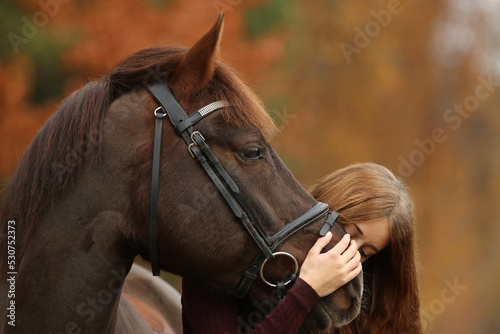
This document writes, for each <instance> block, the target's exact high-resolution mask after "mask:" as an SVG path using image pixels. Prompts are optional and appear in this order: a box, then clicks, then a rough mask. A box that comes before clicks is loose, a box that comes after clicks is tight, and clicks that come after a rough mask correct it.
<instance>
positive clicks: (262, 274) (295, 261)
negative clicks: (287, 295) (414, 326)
mask: <svg viewBox="0 0 500 334" xmlns="http://www.w3.org/2000/svg"><path fill="white" fill-rule="evenodd" d="M277 255H284V256H288V257H289V258H291V259H292V260H293V263H294V264H295V272H294V274H295V275H297V274H298V273H299V264H298V262H297V260H296V259H295V257H294V256H293V255H292V254H290V253H287V252H276V253H273V256H275V257H276V256H277ZM266 263H267V259H265V260H264V262H262V265H261V266H260V278H261V279H262V281H264V283H266V284H267V285H269V286H271V287H273V288H275V287H276V286H277V285H276V284H273V283H269V281H268V280H266V279H265V278H264V266H265V265H266ZM291 282H292V280H291V279H289V280H288V281H286V282H285V283H284V285H287V284H290V283H291Z"/></svg>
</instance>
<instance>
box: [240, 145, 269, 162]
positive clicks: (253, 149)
mask: <svg viewBox="0 0 500 334" xmlns="http://www.w3.org/2000/svg"><path fill="white" fill-rule="evenodd" d="M238 153H239V154H240V156H241V157H242V158H243V159H245V160H257V159H263V158H264V155H263V154H262V150H261V148H260V147H258V146H248V147H243V148H240V149H239V150H238Z"/></svg>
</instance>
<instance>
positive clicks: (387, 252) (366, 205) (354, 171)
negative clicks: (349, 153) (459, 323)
mask: <svg viewBox="0 0 500 334" xmlns="http://www.w3.org/2000/svg"><path fill="white" fill-rule="evenodd" d="M310 192H311V194H312V195H313V196H314V197H315V198H316V199H317V200H318V201H321V202H324V203H327V204H328V205H329V206H330V209H331V210H335V211H337V212H338V213H339V217H338V220H337V221H338V222H339V224H340V225H342V226H343V227H344V229H345V230H346V231H347V233H349V234H350V235H351V238H352V239H353V240H354V241H356V244H357V247H358V250H359V252H360V253H361V261H362V262H364V263H363V278H364V296H363V300H364V309H362V311H361V314H360V315H359V316H358V317H357V318H356V319H355V320H354V321H353V322H351V323H350V324H349V325H347V326H345V327H343V328H340V329H338V330H337V331H336V333H340V334H351V333H370V334H378V333H384V334H396V333H397V334H399V333H405V334H420V333H422V324H421V316H420V299H419V287H418V279H417V260H416V247H415V226H414V222H413V203H412V201H411V199H410V197H409V195H408V191H407V189H406V188H405V186H404V185H403V184H402V183H401V182H400V181H399V180H397V178H396V177H395V176H394V175H393V174H392V173H391V172H390V171H389V170H388V169H387V168H385V167H383V166H380V165H377V164H373V163H364V164H355V165H351V166H348V167H346V168H343V169H340V170H337V171H335V172H333V173H331V174H330V175H328V176H326V177H324V178H323V179H322V180H320V182H319V183H318V184H317V185H316V186H314V187H313V188H312V189H311V191H310Z"/></svg>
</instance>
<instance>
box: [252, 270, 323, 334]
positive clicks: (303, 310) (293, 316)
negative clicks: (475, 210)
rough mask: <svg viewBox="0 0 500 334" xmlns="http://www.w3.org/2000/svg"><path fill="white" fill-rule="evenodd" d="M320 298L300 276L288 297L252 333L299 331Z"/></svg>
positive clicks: (284, 333)
mask: <svg viewBox="0 0 500 334" xmlns="http://www.w3.org/2000/svg"><path fill="white" fill-rule="evenodd" d="M319 299H320V297H319V295H318V294H317V293H316V291H314V289H313V288H312V287H311V286H310V285H309V284H308V283H307V282H306V281H304V280H302V279H301V278H298V279H297V281H296V282H295V284H294V285H293V287H292V288H291V289H290V290H289V291H288V292H287V294H286V297H285V298H283V300H282V301H280V302H279V304H278V305H277V306H276V308H275V309H274V310H273V311H272V312H271V313H270V314H269V315H267V316H266V318H265V319H264V321H263V322H262V323H261V324H260V325H259V326H258V327H257V328H255V330H254V331H253V332H252V333H255V334H265V333H273V334H281V333H283V334H290V333H297V332H298V331H299V329H300V326H302V323H303V322H304V320H305V318H306V317H307V315H308V314H309V312H311V308H312V306H313V305H314V303H316V302H317V301H318V300H319Z"/></svg>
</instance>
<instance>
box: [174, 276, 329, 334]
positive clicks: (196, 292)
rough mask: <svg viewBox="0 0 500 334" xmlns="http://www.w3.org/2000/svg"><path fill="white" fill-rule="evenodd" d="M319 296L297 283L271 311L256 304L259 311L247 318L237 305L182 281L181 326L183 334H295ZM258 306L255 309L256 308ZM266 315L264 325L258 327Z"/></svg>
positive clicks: (305, 284)
mask: <svg viewBox="0 0 500 334" xmlns="http://www.w3.org/2000/svg"><path fill="white" fill-rule="evenodd" d="M319 298H320V297H319V296H318V294H317V293H316V291H314V289H313V288H311V286H310V285H309V284H307V283H306V282H305V281H304V280H302V279H300V278H299V279H297V281H296V282H295V284H294V285H293V287H292V288H291V289H290V290H289V291H288V292H287V294H286V297H285V298H284V299H283V300H281V301H280V302H279V303H278V305H277V306H276V307H275V308H274V310H273V311H272V312H271V313H270V314H267V313H269V309H270V306H269V305H273V304H272V302H270V301H267V303H266V302H262V304H259V305H260V307H257V309H258V311H254V312H252V313H250V314H249V315H248V316H246V318H242V317H241V316H239V315H238V304H237V302H236V301H235V300H232V299H223V298H221V297H217V296H214V295H212V294H209V293H207V292H204V291H203V290H201V289H199V288H198V287H197V286H196V285H195V284H194V283H191V282H189V281H187V280H183V281H182V323H183V327H184V331H183V332H184V334H191V333H193V334H235V333H242V332H243V333H247V332H249V330H248V328H254V327H255V326H257V327H256V328H255V329H253V331H251V332H252V333H272V334H281V333H283V334H292V333H297V332H298V330H299V328H300V326H301V325H302V323H303V322H304V319H305V318H306V316H307V315H308V314H309V312H310V311H311V307H312V306H313V305H314V303H316V302H317V301H318V300H319ZM256 306H257V305H256ZM266 314H267V315H266ZM264 315H265V318H264V321H262V322H261V323H260V324H258V323H259V322H260V321H261V320H262V317H263V316H264Z"/></svg>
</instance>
